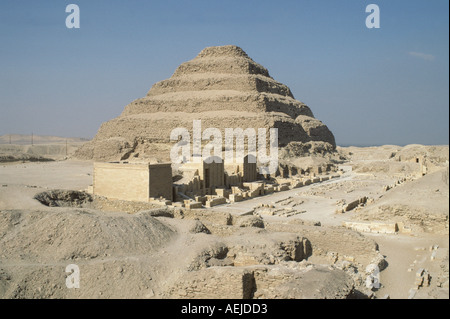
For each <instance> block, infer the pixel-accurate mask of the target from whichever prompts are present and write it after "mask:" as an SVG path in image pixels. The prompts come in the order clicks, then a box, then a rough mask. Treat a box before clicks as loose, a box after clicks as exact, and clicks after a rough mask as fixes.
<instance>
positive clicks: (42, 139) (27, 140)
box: [0, 134, 89, 145]
mask: <svg viewBox="0 0 450 319" xmlns="http://www.w3.org/2000/svg"><path fill="white" fill-rule="evenodd" d="M32 140H33V144H59V143H61V144H63V143H64V144H65V143H66V142H67V143H83V142H87V141H89V139H87V138H82V137H59V136H46V135H33V136H32V135H31V134H30V135H24V134H5V135H1V136H0V144H16V145H17V144H18V145H31V141H32Z"/></svg>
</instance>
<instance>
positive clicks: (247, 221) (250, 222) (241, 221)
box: [235, 216, 264, 228]
mask: <svg viewBox="0 0 450 319" xmlns="http://www.w3.org/2000/svg"><path fill="white" fill-rule="evenodd" d="M235 225H236V226H238V227H257V228H264V221H263V219H262V218H261V217H259V216H239V217H238V218H237V220H236V224H235Z"/></svg>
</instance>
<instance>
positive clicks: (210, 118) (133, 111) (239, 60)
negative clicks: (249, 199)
mask: <svg viewBox="0 0 450 319" xmlns="http://www.w3.org/2000/svg"><path fill="white" fill-rule="evenodd" d="M193 120H201V121H202V122H201V123H202V127H203V128H208V127H213V128H218V129H219V130H220V131H221V133H222V137H223V138H224V136H225V134H224V129H225V128H242V129H246V128H254V129H255V130H256V131H257V129H258V128H266V129H269V128H278V137H279V139H278V145H279V147H280V148H288V149H289V150H290V151H289V152H288V153H289V154H292V155H293V156H297V155H298V154H297V155H296V154H293V153H295V152H296V151H295V150H298V151H300V150H305V149H307V150H309V152H314V150H315V149H318V148H320V149H321V150H324V149H326V150H334V149H335V146H336V144H335V139H334V136H333V134H332V133H331V132H330V130H329V129H328V128H327V127H326V126H325V125H324V124H323V123H322V122H321V121H319V120H317V119H316V118H314V116H313V113H312V111H311V110H310V108H309V107H308V106H307V105H305V104H304V103H302V102H300V101H298V100H296V99H295V98H294V96H293V94H292V92H291V90H290V89H289V88H288V87H287V86H286V85H284V84H282V83H280V82H277V81H275V80H274V79H273V78H272V77H271V76H270V75H269V72H268V71H267V69H266V68H264V67H263V66H261V65H259V64H258V63H256V62H254V61H253V60H252V59H251V58H250V57H249V56H248V55H247V54H246V53H245V52H244V51H243V50H242V49H241V48H239V47H237V46H233V45H226V46H219V47H208V48H206V49H204V50H202V51H201V52H200V53H199V54H198V55H197V57H195V58H194V59H192V60H191V61H188V62H185V63H182V64H181V65H180V66H179V67H178V68H177V69H176V71H175V73H174V74H173V75H172V77H171V78H169V79H167V80H163V81H161V82H158V83H156V84H154V85H153V87H152V88H151V89H150V91H149V92H148V94H147V95H146V96H145V97H143V98H140V99H137V100H135V101H133V102H131V103H130V104H128V105H127V106H126V107H125V109H124V111H123V112H122V114H121V115H120V116H118V117H117V118H115V119H113V120H111V121H108V122H106V123H103V124H102V125H101V127H100V129H99V131H98V133H97V135H96V136H95V138H94V139H93V140H92V141H90V142H88V143H86V144H84V145H83V147H81V148H80V149H79V150H78V151H77V153H76V154H75V156H76V157H78V158H83V159H95V160H99V161H111V160H126V159H131V158H133V159H134V158H139V159H143V158H156V159H161V160H165V161H166V160H169V154H170V149H171V147H172V146H173V144H174V142H171V141H170V133H171V131H172V130H173V129H174V128H177V127H183V128H186V129H188V130H189V131H190V132H191V136H192V126H193ZM245 179H247V177H245ZM250 179H252V178H250Z"/></svg>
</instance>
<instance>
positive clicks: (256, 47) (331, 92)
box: [0, 0, 449, 145]
mask: <svg viewBox="0 0 450 319" xmlns="http://www.w3.org/2000/svg"><path fill="white" fill-rule="evenodd" d="M70 3H74V4H77V5H78V6H79V7H80V18H81V19H80V24H81V28H80V29H67V28H66V26H65V19H66V17H67V15H68V13H66V12H65V8H66V5H68V4H70ZM370 3H375V4H377V5H378V6H379V8H380V13H381V14H380V24H381V27H380V28H379V29H368V28H366V25H365V20H366V16H367V15H368V13H366V12H365V8H366V6H367V5H368V4H370ZM448 6H449V2H448V1H447V0H433V1H426V0H410V1H406V0H389V1H388V0H371V1H362V0H340V1H338V0H327V1H325V0H321V1H318V0H304V1H299V0H297V1H283V0H280V1H261V0H259V1H245V0H241V1H224V0H222V1H215V0H208V1H206V0H205V1H167V0H166V1H144V0H128V1H125V0H123V1H119V0H108V1H103V0H95V1H92V0H91V1H87V0H72V1H61V0H47V1H24V0H18V1H12V0H7V1H1V2H0V70H1V71H0V97H1V99H0V113H1V115H0V135H3V134H10V133H17V134H30V133H31V132H33V133H34V134H39V135H57V136H66V137H70V136H77V137H87V138H92V137H93V136H94V135H95V133H96V131H97V129H98V128H99V127H100V125H101V123H103V122H105V121H108V120H110V119H112V118H115V117H117V116H118V115H119V114H120V113H121V112H122V110H123V108H124V107H125V105H126V104H128V103H130V102H131V101H133V100H134V99H137V98H140V97H143V96H145V94H146V93H147V91H148V90H149V89H150V87H151V86H152V85H153V84H154V83H155V82H158V81H161V80H164V79H166V78H169V77H170V76H171V75H172V73H173V72H174V71H175V69H176V67H177V66H178V65H179V64H181V63H182V62H185V61H188V60H190V59H192V58H194V57H195V56H196V55H197V54H198V52H200V51H201V50H202V49H203V48H205V47H207V46H213V45H225V44H235V45H238V46H240V47H242V48H243V49H244V50H245V51H246V52H247V53H248V55H249V56H250V57H251V58H252V59H253V60H255V61H256V62H258V63H260V64H262V65H263V66H265V67H266V68H267V69H268V70H269V73H270V75H271V76H272V77H273V78H274V79H275V80H277V81H279V82H281V83H284V84H286V85H288V86H289V87H290V88H291V91H292V92H293V94H294V96H295V98H296V99H298V100H300V101H302V102H304V103H306V104H307V105H309V106H310V107H311V109H312V111H313V113H314V115H315V117H316V118H318V119H320V120H321V121H323V122H324V123H325V124H326V125H328V127H329V128H330V129H331V130H332V132H333V133H334V135H335V137H336V141H337V144H338V145H350V144H352V145H381V144H397V145H406V144H412V143H420V144H448V140H449V119H448V117H449V89H448V87H449V42H448V37H449V15H448V12H449V8H448Z"/></svg>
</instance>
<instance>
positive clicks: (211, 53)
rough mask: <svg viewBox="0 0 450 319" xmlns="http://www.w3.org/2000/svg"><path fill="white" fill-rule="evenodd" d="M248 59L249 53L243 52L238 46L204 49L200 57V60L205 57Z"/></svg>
mask: <svg viewBox="0 0 450 319" xmlns="http://www.w3.org/2000/svg"><path fill="white" fill-rule="evenodd" d="M223 56H229V57H246V58H248V55H247V53H245V51H244V50H242V49H241V48H240V47H238V46H237V45H222V46H212V47H207V48H204V49H203V50H202V51H201V52H200V53H199V54H198V55H197V57H198V58H203V57H223Z"/></svg>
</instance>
